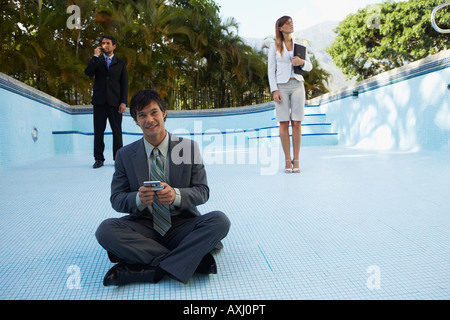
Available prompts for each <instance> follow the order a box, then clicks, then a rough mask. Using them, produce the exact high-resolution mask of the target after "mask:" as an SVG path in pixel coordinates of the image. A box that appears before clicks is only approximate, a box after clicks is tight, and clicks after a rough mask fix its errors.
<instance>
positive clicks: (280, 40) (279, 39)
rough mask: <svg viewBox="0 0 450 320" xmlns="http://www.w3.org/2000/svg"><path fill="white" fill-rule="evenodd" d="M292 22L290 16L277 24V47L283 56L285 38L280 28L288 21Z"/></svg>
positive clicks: (283, 17)
mask: <svg viewBox="0 0 450 320" xmlns="http://www.w3.org/2000/svg"><path fill="white" fill-rule="evenodd" d="M289 19H290V20H292V18H291V17H289V16H282V17H281V18H280V19H278V20H277V22H276V23H275V44H276V47H277V50H278V52H279V53H280V54H281V56H283V41H284V36H283V32H281V31H280V28H281V27H282V26H283V25H284V24H285V23H286V22H287V21H288V20H289Z"/></svg>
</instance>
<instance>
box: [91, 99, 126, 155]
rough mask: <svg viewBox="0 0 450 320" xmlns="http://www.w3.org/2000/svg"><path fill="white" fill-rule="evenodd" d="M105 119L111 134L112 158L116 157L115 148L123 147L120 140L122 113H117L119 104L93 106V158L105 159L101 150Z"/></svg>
mask: <svg viewBox="0 0 450 320" xmlns="http://www.w3.org/2000/svg"><path fill="white" fill-rule="evenodd" d="M106 120H109V125H110V127H111V130H112V134H113V159H115V158H116V153H117V150H119V149H120V148H122V147H123V140H122V114H121V113H119V106H117V107H113V106H109V105H95V106H94V158H95V160H101V161H105V157H104V155H103V151H105V142H104V135H105V129H106Z"/></svg>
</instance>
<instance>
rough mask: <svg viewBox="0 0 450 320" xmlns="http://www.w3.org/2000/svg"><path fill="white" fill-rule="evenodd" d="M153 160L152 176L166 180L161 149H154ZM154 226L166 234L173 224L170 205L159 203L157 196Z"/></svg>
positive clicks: (154, 206) (154, 207) (154, 205)
mask: <svg viewBox="0 0 450 320" xmlns="http://www.w3.org/2000/svg"><path fill="white" fill-rule="evenodd" d="M152 154H153V161H152V169H151V172H150V176H151V179H152V180H155V181H161V182H166V177H165V174H164V165H163V162H162V160H161V157H160V153H159V149H158V148H154V149H153V151H152ZM152 206H153V228H154V229H155V230H156V231H158V232H159V233H160V234H161V235H162V236H164V235H165V234H166V232H167V230H169V229H170V227H171V226H172V223H171V219H170V211H169V206H167V205H163V204H161V203H159V201H158V198H156V197H155V200H154V201H153V205H152Z"/></svg>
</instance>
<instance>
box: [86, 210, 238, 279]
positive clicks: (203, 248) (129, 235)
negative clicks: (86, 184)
mask: <svg viewBox="0 0 450 320" xmlns="http://www.w3.org/2000/svg"><path fill="white" fill-rule="evenodd" d="M229 228H230V221H229V219H228V218H227V216H226V215H225V214H224V213H223V212H220V211H213V212H210V213H207V214H204V215H201V216H197V217H182V216H173V217H172V227H171V228H170V229H169V231H168V232H167V233H166V235H165V236H164V237H163V236H161V235H160V234H159V233H158V232H156V231H155V230H154V229H153V221H152V219H151V218H150V219H149V218H146V217H145V216H142V217H136V216H134V215H133V216H124V217H121V218H111V219H107V220H105V221H103V222H102V223H101V224H100V226H99V227H98V229H97V232H96V233H95V236H96V238H97V240H98V242H99V243H100V245H101V246H102V247H103V248H104V249H105V250H107V251H108V254H109V256H110V259H111V257H114V259H112V262H119V261H123V262H126V263H130V264H146V265H150V266H159V267H160V268H162V269H163V270H164V271H166V272H167V273H169V274H170V276H172V277H173V278H175V279H176V280H178V281H181V282H183V283H187V282H188V280H189V278H190V277H191V276H192V275H193V274H194V272H195V270H196V269H197V267H198V265H199V264H200V261H201V260H202V258H203V257H204V256H205V255H206V254H207V253H209V252H211V251H212V250H213V249H214V248H215V247H216V246H217V245H218V244H219V243H220V240H222V239H223V238H225V236H226V235H227V233H228V230H229ZM113 260H115V261H113Z"/></svg>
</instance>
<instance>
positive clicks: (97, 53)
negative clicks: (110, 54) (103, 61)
mask: <svg viewBox="0 0 450 320" xmlns="http://www.w3.org/2000/svg"><path fill="white" fill-rule="evenodd" d="M102 53H103V48H102V47H101V46H98V47H97V48H95V49H94V55H95V56H97V57H99V56H101V55H102Z"/></svg>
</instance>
